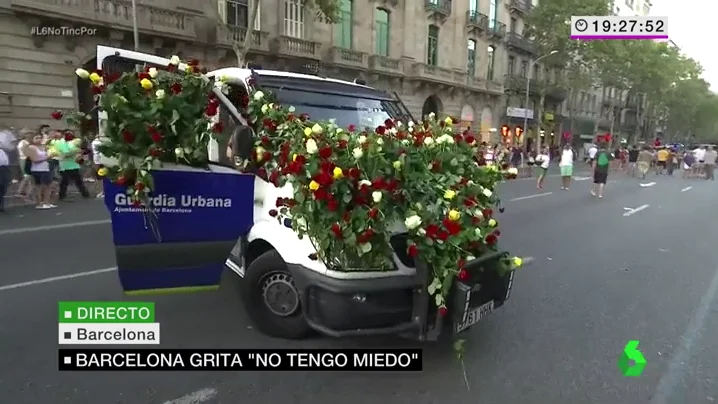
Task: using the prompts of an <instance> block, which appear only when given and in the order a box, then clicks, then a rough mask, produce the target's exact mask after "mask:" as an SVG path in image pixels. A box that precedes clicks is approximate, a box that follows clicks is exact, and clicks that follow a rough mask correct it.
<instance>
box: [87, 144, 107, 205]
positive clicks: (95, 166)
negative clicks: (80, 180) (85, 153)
mask: <svg viewBox="0 0 718 404" xmlns="http://www.w3.org/2000/svg"><path fill="white" fill-rule="evenodd" d="M101 144H102V139H100V135H99V134H98V135H96V136H95V138H94V139H93V140H92V143H90V149H91V150H92V170H93V172H94V173H95V176H96V179H97V181H96V182H95V185H96V187H98V188H99V192H98V194H97V198H99V199H101V198H104V197H105V192H104V189H103V188H104V187H103V184H102V177H100V176H99V174H97V172H98V170H99V169H100V168H101V167H102V154H101V153H100V145H101Z"/></svg>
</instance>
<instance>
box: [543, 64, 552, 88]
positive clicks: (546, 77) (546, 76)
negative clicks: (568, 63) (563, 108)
mask: <svg viewBox="0 0 718 404" xmlns="http://www.w3.org/2000/svg"><path fill="white" fill-rule="evenodd" d="M543 79H544V80H546V82H548V83H549V84H551V73H550V72H549V70H548V67H544V68H543Z"/></svg>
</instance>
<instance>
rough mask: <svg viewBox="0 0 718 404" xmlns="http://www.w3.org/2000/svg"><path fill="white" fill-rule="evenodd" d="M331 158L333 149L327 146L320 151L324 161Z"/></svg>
mask: <svg viewBox="0 0 718 404" xmlns="http://www.w3.org/2000/svg"><path fill="white" fill-rule="evenodd" d="M331 156H332V148H331V147H329V146H326V147H322V148H321V149H319V157H321V158H323V159H328V158H329V157H331Z"/></svg>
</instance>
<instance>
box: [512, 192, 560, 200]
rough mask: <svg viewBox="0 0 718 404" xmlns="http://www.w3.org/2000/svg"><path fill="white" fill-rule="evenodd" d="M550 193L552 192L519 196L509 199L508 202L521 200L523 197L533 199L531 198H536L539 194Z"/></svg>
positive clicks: (546, 193)
mask: <svg viewBox="0 0 718 404" xmlns="http://www.w3.org/2000/svg"><path fill="white" fill-rule="evenodd" d="M551 194H553V192H544V193H543V194H535V195H526V196H519V197H518V198H513V199H509V202H514V201H523V200H524V199H533V198H538V197H540V196H546V195H551Z"/></svg>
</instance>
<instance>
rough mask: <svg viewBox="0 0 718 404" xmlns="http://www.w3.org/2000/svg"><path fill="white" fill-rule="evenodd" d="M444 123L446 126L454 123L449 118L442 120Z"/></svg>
mask: <svg viewBox="0 0 718 404" xmlns="http://www.w3.org/2000/svg"><path fill="white" fill-rule="evenodd" d="M444 123H445V124H447V125H451V124H453V123H454V121H453V120H452V119H451V117H450V116H447V117H446V119H444Z"/></svg>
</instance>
